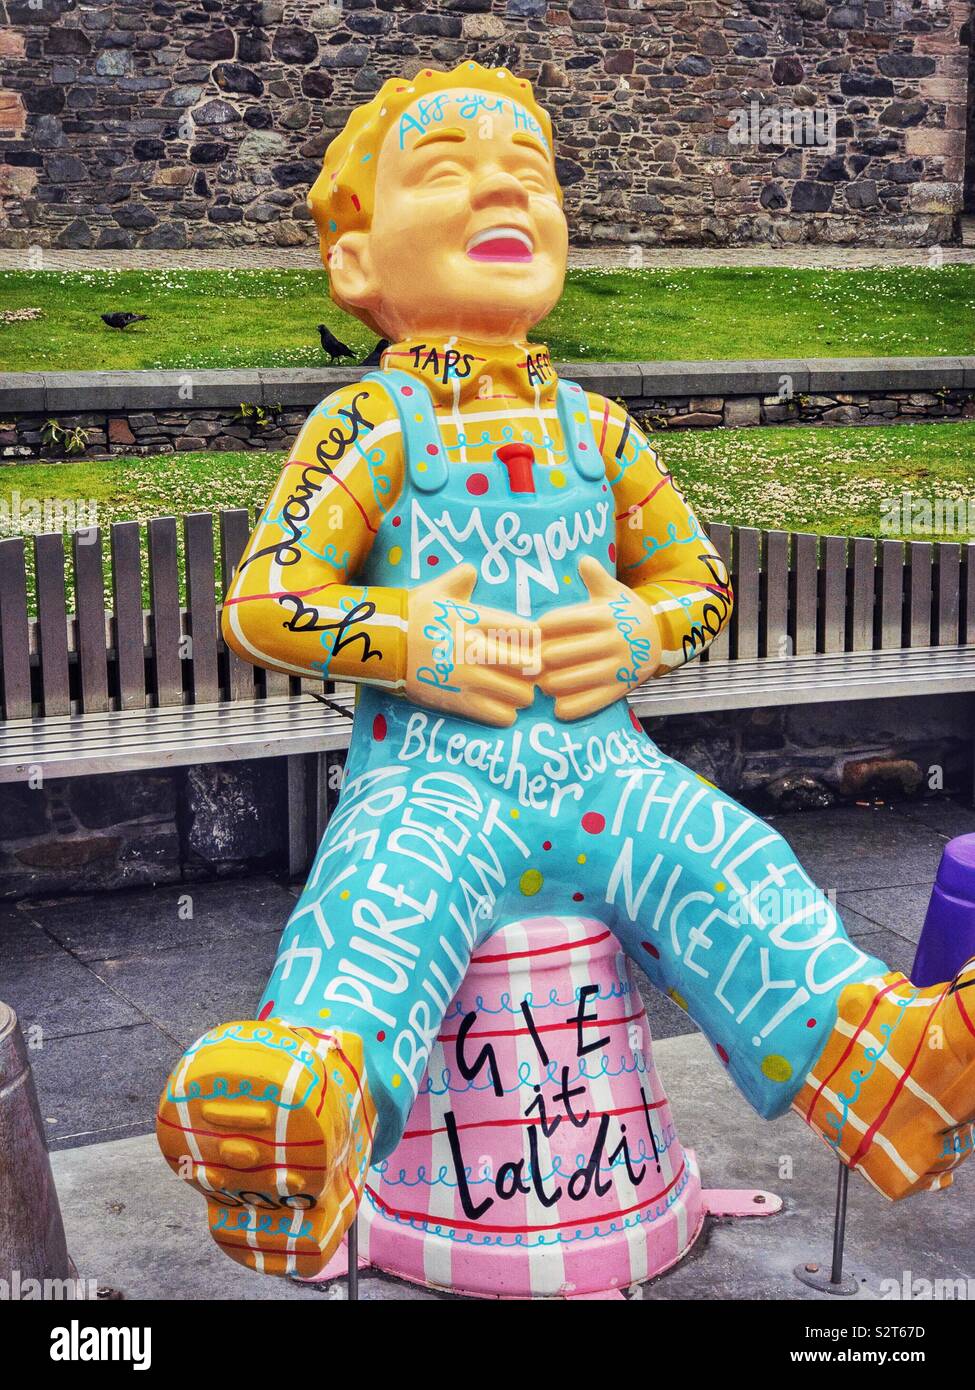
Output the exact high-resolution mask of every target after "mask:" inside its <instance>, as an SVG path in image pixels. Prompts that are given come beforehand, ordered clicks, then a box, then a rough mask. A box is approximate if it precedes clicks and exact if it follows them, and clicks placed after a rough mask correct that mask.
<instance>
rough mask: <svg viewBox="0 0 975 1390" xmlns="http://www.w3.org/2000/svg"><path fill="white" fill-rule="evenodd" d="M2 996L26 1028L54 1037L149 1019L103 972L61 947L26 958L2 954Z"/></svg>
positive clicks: (0, 986) (0, 962)
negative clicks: (107, 980)
mask: <svg viewBox="0 0 975 1390" xmlns="http://www.w3.org/2000/svg"><path fill="white" fill-rule="evenodd" d="M0 999H2V1000H3V1001H4V1003H5V1004H9V1005H10V1007H11V1008H12V1009H13V1010H14V1011H15V1012H16V1014H17V1016H18V1018H19V1019H20V1022H21V1026H22V1027H23V1028H24V1029H27V1028H29V1027H35V1028H40V1029H41V1030H42V1031H43V1034H44V1036H45V1037H49V1038H58V1037H70V1036H72V1035H73V1034H75V1033H91V1032H97V1031H100V1030H103V1029H106V1028H118V1027H121V1026H123V1025H124V1024H128V1023H137V1022H138V1023H141V1022H142V1021H143V1019H142V1015H141V1013H140V1011H139V1010H138V1009H137V1008H136V1007H134V1006H133V1005H132V1004H131V1003H129V1001H128V1000H126V999H125V998H123V997H122V996H121V995H119V994H118V993H117V992H116V991H115V990H113V989H112V988H111V986H110V985H109V984H107V983H106V980H105V978H104V977H103V976H102V975H99V974H97V973H96V972H95V971H94V970H92V969H90V968H89V967H88V966H86V965H82V963H81V962H80V961H77V960H75V959H74V958H73V957H72V956H66V955H65V953H64V952H63V951H58V950H57V949H54V950H52V951H51V952H49V953H47V954H45V955H35V956H30V957H28V958H27V959H26V960H24V959H21V960H17V959H15V958H13V957H12V956H10V955H9V954H6V953H5V954H4V955H3V957H0Z"/></svg>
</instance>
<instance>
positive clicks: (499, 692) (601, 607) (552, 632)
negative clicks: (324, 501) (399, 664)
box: [406, 556, 660, 727]
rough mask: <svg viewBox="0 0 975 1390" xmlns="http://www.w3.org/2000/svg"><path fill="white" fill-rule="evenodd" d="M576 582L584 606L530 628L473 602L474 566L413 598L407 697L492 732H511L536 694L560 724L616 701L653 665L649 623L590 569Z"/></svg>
mask: <svg viewBox="0 0 975 1390" xmlns="http://www.w3.org/2000/svg"><path fill="white" fill-rule="evenodd" d="M579 574H580V576H581V578H582V580H583V583H584V584H585V586H586V590H587V591H588V594H589V599H588V601H587V602H584V603H576V604H570V605H568V606H566V607H564V608H554V609H551V610H550V611H549V612H547V613H545V614H544V615H543V616H542V617H541V618H540V619H539V620H538V621H537V622H533V621H532V620H531V619H528V618H522V617H519V616H517V615H516V614H514V613H506V612H504V611H503V610H502V609H496V608H487V607H485V606H483V605H482V604H480V603H477V602H473V601H472V598H471V596H472V594H473V592H474V585H475V583H476V580H477V571H476V570H475V568H474V566H473V565H459V566H458V567H457V568H456V569H454V570H451V571H450V572H449V573H448V574H445V575H444V576H443V577H442V578H438V579H435V580H431V581H430V582H429V583H427V584H423V585H420V586H419V587H418V588H416V589H411V590H410V594H409V605H408V610H407V677H406V694H407V695H408V696H409V698H410V699H411V700H412V701H413V702H414V703H415V704H419V705H424V706H426V707H428V708H431V709H440V710H443V711H445V712H448V713H452V714H460V715H462V716H464V717H465V718H467V719H473V720H476V721H477V722H478V723H481V724H493V725H496V726H498V727H507V726H509V725H511V724H513V723H514V722H515V719H516V717H517V714H518V711H519V710H520V709H524V708H526V707H527V706H528V705H530V704H531V703H532V701H533V700H534V698H535V687H536V685H537V686H538V687H539V688H540V689H541V690H542V691H544V693H545V694H546V695H551V696H553V697H554V699H555V716H556V718H557V719H561V720H566V721H569V720H573V719H582V718H584V717H585V716H586V715H589V714H595V713H596V711H597V710H601V709H604V708H605V707H606V706H607V705H611V704H613V703H614V702H615V701H616V700H619V699H621V698H622V697H623V696H624V695H625V694H626V693H627V692H628V691H630V690H633V689H634V688H635V687H636V686H638V685H640V684H641V683H642V682H643V681H645V680H647V679H648V678H649V677H650V676H652V675H653V674H654V673H655V672H656V671H657V669H658V667H659V665H660V635H659V631H658V627H657V621H656V619H655V618H654V616H653V614H652V613H651V611H650V609H649V607H648V606H647V604H646V603H644V601H643V599H641V598H640V596H639V595H638V594H636V593H634V591H633V590H632V589H629V588H627V586H626V585H625V584H622V583H620V581H619V580H618V579H615V578H613V576H612V575H609V574H607V572H606V571H605V570H604V569H603V567H602V565H600V563H599V561H598V560H595V559H593V558H592V557H591V556H587V557H586V558H585V559H583V560H581V561H580V563H579Z"/></svg>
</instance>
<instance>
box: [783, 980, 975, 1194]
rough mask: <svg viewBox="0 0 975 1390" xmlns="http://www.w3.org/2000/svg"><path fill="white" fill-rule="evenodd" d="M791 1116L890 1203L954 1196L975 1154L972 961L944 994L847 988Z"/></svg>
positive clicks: (936, 988)
mask: <svg viewBox="0 0 975 1390" xmlns="http://www.w3.org/2000/svg"><path fill="white" fill-rule="evenodd" d="M792 1108H793V1109H794V1110H795V1111H797V1112H798V1114H800V1115H801V1116H802V1118H803V1119H804V1120H805V1121H806V1122H807V1124H809V1125H811V1126H812V1128H813V1129H814V1130H816V1132H817V1133H818V1134H819V1135H820V1136H821V1137H822V1138H823V1139H824V1140H825V1141H826V1143H827V1144H829V1146H830V1148H831V1149H832V1150H833V1151H834V1153H835V1154H836V1156H837V1157H838V1158H839V1159H840V1161H841V1162H842V1163H845V1164H846V1165H847V1167H849V1168H853V1169H857V1170H859V1171H860V1172H861V1173H863V1175H864V1177H865V1178H866V1179H867V1181H868V1182H870V1183H871V1184H872V1185H873V1186H874V1187H875V1188H877V1190H878V1191H879V1192H882V1193H883V1194H884V1196H885V1197H890V1198H892V1199H893V1200H895V1201H896V1200H898V1199H899V1198H901V1197H907V1196H909V1195H910V1194H911V1193H913V1192H921V1191H924V1190H937V1189H939V1188H943V1187H949V1186H950V1185H951V1183H952V1181H953V1175H952V1170H953V1169H954V1168H957V1166H958V1164H959V1163H961V1162H962V1161H963V1160H964V1159H966V1158H968V1157H969V1156H970V1155H971V1153H972V1150H973V1147H975V1143H973V1141H975V1125H973V1120H975V959H973V960H970V961H969V962H968V964H967V965H965V966H964V967H963V968H962V970H961V971H960V972H959V974H958V975H957V976H956V978H955V979H954V980H952V981H949V982H948V983H947V984H943V985H933V986H932V987H930V988H928V989H918V988H917V987H916V986H914V985H912V984H911V982H910V981H909V980H907V979H905V977H904V976H903V975H900V974H890V975H884V976H882V977H880V978H878V979H876V980H867V981H864V982H862V983H860V984H854V985H847V987H846V989H844V990H843V991H842V993H841V994H840V997H839V1007H838V1017H837V1020H836V1024H835V1026H834V1028H833V1031H832V1033H831V1034H830V1035H829V1037H828V1038H827V1040H826V1046H825V1047H824V1049H823V1051H822V1053H821V1054H820V1056H819V1058H818V1059H817V1061H816V1062H815V1064H814V1066H813V1067H812V1069H811V1071H810V1073H809V1075H808V1076H807V1078H806V1081H805V1084H804V1085H803V1087H802V1090H801V1091H800V1092H799V1094H798V1095H797V1096H796V1098H795V1100H794V1101H793V1106H792Z"/></svg>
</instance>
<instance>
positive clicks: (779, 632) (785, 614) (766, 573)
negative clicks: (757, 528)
mask: <svg viewBox="0 0 975 1390" xmlns="http://www.w3.org/2000/svg"><path fill="white" fill-rule="evenodd" d="M761 563H762V583H761V590H762V620H761V634H760V641H759V649H758V650H759V655H760V656H771V657H783V656H787V655H788V651H789V643H790V642H791V640H792V639H791V637H790V636H789V535H788V532H787V531H766V532H765V535H764V537H763V544H762V556H761Z"/></svg>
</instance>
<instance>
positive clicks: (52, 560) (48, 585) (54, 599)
mask: <svg viewBox="0 0 975 1390" xmlns="http://www.w3.org/2000/svg"><path fill="white" fill-rule="evenodd" d="M34 574H35V584H36V586H37V647H38V658H39V661H40V667H41V703H42V707H43V710H44V714H45V716H48V715H58V714H70V712H71V674H70V668H69V665H68V604H67V596H66V594H65V586H64V537H63V536H62V535H61V533H60V531H49V532H46V533H45V534H44V535H41V536H35V537H34Z"/></svg>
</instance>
